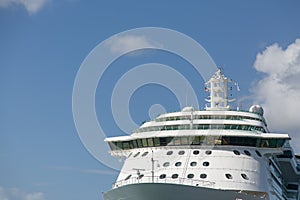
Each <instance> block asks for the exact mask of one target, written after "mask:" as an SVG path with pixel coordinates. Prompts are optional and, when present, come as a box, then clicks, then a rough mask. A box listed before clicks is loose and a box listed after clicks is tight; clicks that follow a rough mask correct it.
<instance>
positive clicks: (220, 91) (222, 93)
mask: <svg viewBox="0 0 300 200" xmlns="http://www.w3.org/2000/svg"><path fill="white" fill-rule="evenodd" d="M232 82H233V81H232V80H231V79H229V78H227V77H225V76H224V74H223V73H222V71H221V69H218V71H217V72H216V73H215V74H214V75H213V76H212V77H211V78H210V79H209V81H207V82H206V83H205V90H206V91H209V93H210V95H209V99H205V100H206V101H207V102H209V103H210V107H206V110H214V109H224V110H228V109H229V108H230V107H229V105H228V103H230V102H233V101H235V99H229V98H228V83H232Z"/></svg>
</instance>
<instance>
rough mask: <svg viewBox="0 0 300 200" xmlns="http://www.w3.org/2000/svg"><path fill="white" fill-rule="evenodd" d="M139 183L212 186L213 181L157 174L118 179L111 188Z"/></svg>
mask: <svg viewBox="0 0 300 200" xmlns="http://www.w3.org/2000/svg"><path fill="white" fill-rule="evenodd" d="M139 183H170V184H181V185H191V186H199V187H213V185H214V184H215V182H211V181H203V180H195V179H188V178H176V179H174V178H171V177H166V178H164V179H161V178H159V177H158V176H154V177H152V176H143V177H142V178H137V177H131V178H129V179H127V180H120V181H117V182H115V183H114V184H113V188H117V187H121V186H124V185H130V184H139Z"/></svg>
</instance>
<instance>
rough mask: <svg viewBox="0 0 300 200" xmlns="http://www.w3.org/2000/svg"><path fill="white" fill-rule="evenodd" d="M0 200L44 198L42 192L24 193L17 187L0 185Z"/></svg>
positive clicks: (42, 199)
mask: <svg viewBox="0 0 300 200" xmlns="http://www.w3.org/2000/svg"><path fill="white" fill-rule="evenodd" d="M0 200H45V195H44V193H42V192H34V193H26V192H24V191H22V190H20V189H18V188H3V187H1V186H0Z"/></svg>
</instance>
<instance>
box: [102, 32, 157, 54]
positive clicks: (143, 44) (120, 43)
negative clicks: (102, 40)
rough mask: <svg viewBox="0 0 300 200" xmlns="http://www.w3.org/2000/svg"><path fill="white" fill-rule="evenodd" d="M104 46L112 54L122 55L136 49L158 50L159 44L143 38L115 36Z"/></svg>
mask: <svg viewBox="0 0 300 200" xmlns="http://www.w3.org/2000/svg"><path fill="white" fill-rule="evenodd" d="M106 45H107V46H108V47H109V48H110V50H111V52H112V53H121V54H122V53H124V52H126V51H128V50H131V49H136V48H159V47H161V45H160V44H157V43H156V42H153V41H151V40H150V39H148V38H146V37H145V36H137V35H125V36H116V37H114V38H113V39H111V40H109V41H107V43H106Z"/></svg>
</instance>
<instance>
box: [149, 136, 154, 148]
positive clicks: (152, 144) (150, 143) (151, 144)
mask: <svg viewBox="0 0 300 200" xmlns="http://www.w3.org/2000/svg"><path fill="white" fill-rule="evenodd" d="M147 142H148V146H149V147H153V146H154V143H153V139H152V138H148V139H147Z"/></svg>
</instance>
